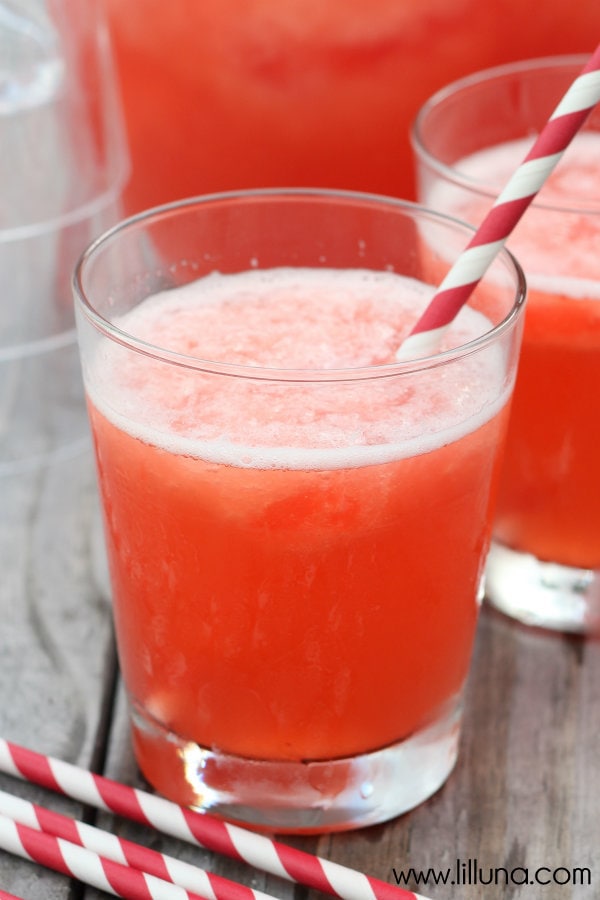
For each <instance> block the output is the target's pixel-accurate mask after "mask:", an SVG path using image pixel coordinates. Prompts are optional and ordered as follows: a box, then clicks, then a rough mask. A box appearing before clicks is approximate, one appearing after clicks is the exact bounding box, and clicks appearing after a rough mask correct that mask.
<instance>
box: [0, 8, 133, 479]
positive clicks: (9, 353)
mask: <svg viewBox="0 0 600 900" xmlns="http://www.w3.org/2000/svg"><path fill="white" fill-rule="evenodd" d="M126 175H127V152H126V147H125V142H124V131H123V126H122V120H121V114H120V108H119V101H118V97H117V94H116V90H115V83H114V71H113V65H112V58H111V54H110V47H109V43H108V38H107V31H106V25H105V20H104V13H103V7H102V5H101V4H100V3H99V2H97V0H86V2H85V3H73V2H69V0H51V2H50V0H49V2H46V0H27V2H23V0H0V283H1V284H2V299H1V300H0V475H1V474H12V473H14V472H16V471H19V470H21V469H27V468H30V467H31V466H33V465H35V464H37V463H39V462H41V461H44V462H48V461H50V460H52V459H54V458H57V457H58V458H60V457H63V456H65V455H68V454H72V453H75V452H77V451H79V450H80V449H81V448H82V447H84V446H88V442H89V439H88V437H87V423H86V417H85V403H84V399H83V389H82V385H81V374H80V371H79V363H78V356H77V341H76V336H75V323H74V315H73V304H72V293H71V288H70V280H71V276H72V271H73V267H74V265H75V262H76V260H77V258H78V256H79V255H80V254H81V252H82V251H83V249H84V247H85V246H87V244H89V242H90V241H91V240H92V239H93V238H94V236H96V235H97V234H99V233H100V232H101V231H103V230H104V229H106V228H107V227H109V225H111V224H113V223H114V222H115V221H116V220H117V219H118V217H119V199H120V194H121V191H122V188H123V185H124V183H125V179H126Z"/></svg>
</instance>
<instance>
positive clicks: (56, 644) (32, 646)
mask: <svg viewBox="0 0 600 900" xmlns="http://www.w3.org/2000/svg"><path fill="white" fill-rule="evenodd" d="M99 529H100V523H99V516H98V502H97V499H96V490H95V482H94V473H93V465H92V459H91V452H90V451H89V449H88V450H87V451H86V452H83V453H80V454H78V455H77V456H74V457H73V458H69V459H65V460H63V461H57V462H55V463H53V464H52V465H39V466H35V467H32V468H30V469H29V470H26V471H22V472H17V473H13V474H8V473H7V474H5V475H4V476H2V477H0V572H1V573H2V577H1V579H0V735H1V736H2V737H4V738H6V739H7V740H11V741H14V742H15V743H19V744H23V745H24V746H28V747H32V748H34V749H37V750H39V751H41V752H43V753H47V754H49V755H52V756H56V757H59V758H61V759H65V760H68V761H69V762H74V763H76V764H78V765H83V766H86V767H90V766H93V765H94V763H95V759H96V757H98V758H100V757H101V755H102V750H103V744H104V735H103V733H102V732H103V731H104V730H105V727H104V725H103V723H102V706H103V692H104V687H105V685H106V684H107V683H108V677H109V675H110V671H111V667H112V666H113V665H114V660H113V656H112V626H111V611H110V605H109V602H108V598H107V595H106V589H105V584H106V578H105V575H104V560H103V552H102V550H101V543H100V541H101V538H100V530H99ZM0 789H2V790H5V791H10V792H12V793H15V794H18V796H22V797H26V798H27V799H30V800H34V801H35V802H39V803H45V804H52V806H53V808H54V809H57V810H59V811H66V812H67V813H68V814H69V815H77V816H80V815H81V814H82V810H81V808H80V807H79V805H78V804H75V803H71V802H69V801H66V800H61V799H60V798H58V797H57V796H56V795H55V794H51V793H49V792H46V791H43V790H41V789H37V788H34V787H32V786H30V785H27V784H25V783H23V782H20V781H17V780H16V779H13V778H9V777H5V776H2V777H0ZM71 887H72V886H71V885H70V884H69V882H68V879H65V878H64V877H63V876H59V875H54V874H52V873H48V872H46V871H44V870H42V869H41V868H39V867H38V866H34V865H33V864H31V863H30V862H27V861H21V860H19V859H17V858H13V857H11V856H9V855H8V854H6V853H4V852H2V851H0V888H3V889H5V890H7V891H11V892H12V893H15V894H17V895H19V896H22V897H23V898H24V900H63V898H66V897H71Z"/></svg>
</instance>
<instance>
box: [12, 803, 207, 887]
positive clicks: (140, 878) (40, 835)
mask: <svg viewBox="0 0 600 900" xmlns="http://www.w3.org/2000/svg"><path fill="white" fill-rule="evenodd" d="M0 848H1V849H3V850H6V851H8V852H9V853H12V854H13V855H14V856H20V857H21V858H22V859H28V860H30V861H31V862H35V863H39V864H40V865H42V866H46V868H48V869H53V870H54V871H55V872H60V873H61V874H62V875H68V876H69V877H70V878H76V879H77V880H78V881H82V882H83V883H84V884H88V885H91V886H92V887H95V888H98V889H99V890H101V891H106V892H107V893H109V894H114V895H115V896H116V897H123V898H125V900H199V898H198V895H197V894H193V893H191V892H189V891H186V890H185V889H184V888H182V887H179V886H178V885H176V884H171V883H169V882H167V881H163V880H162V879H161V878H156V877H155V876H154V875H148V874H147V873H145V872H142V871H140V870H139V869H134V868H132V867H131V866H127V865H123V864H122V863H117V862H113V861H112V860H110V859H105V858H104V857H102V856H100V855H99V854H98V853H94V852H93V851H92V850H87V849H86V848H85V847H81V846H80V845H78V844H73V843H71V842H70V841H66V840H64V839H63V838H57V837H54V836H53V835H51V834H46V833H45V832H43V831H37V830H36V829H35V828H29V826H28V825H21V824H20V823H19V822H15V821H14V820H13V819H9V818H8V817H7V816H2V815H0Z"/></svg>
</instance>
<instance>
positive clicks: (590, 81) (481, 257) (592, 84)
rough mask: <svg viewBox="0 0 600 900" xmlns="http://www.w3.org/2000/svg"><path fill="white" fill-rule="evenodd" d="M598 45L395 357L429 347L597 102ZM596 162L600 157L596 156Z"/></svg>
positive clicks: (599, 89) (416, 353)
mask: <svg viewBox="0 0 600 900" xmlns="http://www.w3.org/2000/svg"><path fill="white" fill-rule="evenodd" d="M599 70H600V45H598V47H597V48H596V50H595V51H594V53H593V54H592V56H591V57H590V59H589V60H588V62H587V63H586V65H585V66H584V68H583V69H582V71H581V73H580V75H579V76H578V77H577V78H576V79H575V81H574V82H573V83H572V84H571V86H570V87H569V89H568V90H567V92H566V94H565V95H564V97H563V98H562V100H561V101H560V103H559V104H558V106H557V107H556V109H555V110H554V112H553V113H552V115H551V116H550V119H549V120H548V122H547V123H546V125H545V126H544V128H543V129H542V130H541V132H540V134H539V136H538V138H537V140H536V141H535V143H534V145H533V147H532V148H531V150H530V151H529V153H528V154H527V156H526V157H525V159H524V160H523V162H522V163H521V165H520V166H519V168H518V169H517V170H516V171H515V173H514V174H513V175H512V177H511V178H510V179H509V181H508V183H507V184H506V187H505V188H504V190H503V191H502V192H501V193H500V195H499V196H498V198H497V200H496V201H495V202H494V204H493V206H492V208H491V209H490V211H489V212H488V214H487V216H486V217H485V218H484V220H483V222H482V223H481V225H480V226H479V228H478V229H477V231H476V233H475V234H474V236H473V237H472V239H471V240H470V242H469V243H468V244H467V246H466V248H465V250H464V251H463V252H462V254H461V255H460V256H459V257H458V259H457V260H456V262H455V263H454V265H453V266H452V267H451V269H450V271H449V272H448V274H447V275H446V277H445V278H444V280H443V281H442V283H441V285H440V286H439V288H438V289H437V291H436V293H435V295H434V297H433V299H432V300H431V302H430V303H429V305H428V306H427V308H426V309H425V312H424V313H423V314H422V316H421V317H420V319H419V320H418V321H417V323H416V325H415V326H414V327H413V329H412V331H411V333H410V334H409V335H408V337H407V338H405V339H404V341H403V342H402V344H401V346H400V348H399V350H398V352H397V354H396V356H397V359H398V360H402V359H410V358H413V357H418V356H426V355H428V354H429V353H432V352H435V349H436V347H437V344H438V342H439V339H440V337H441V336H442V334H443V333H444V331H445V330H446V328H447V327H448V326H449V325H450V323H451V322H452V320H453V319H454V317H455V316H456V315H457V314H458V312H459V310H460V309H461V308H462V306H463V305H464V304H465V303H466V301H467V300H468V298H469V296H470V295H471V293H472V291H473V290H474V289H475V287H476V285H477V284H478V282H479V281H480V280H481V278H482V277H483V275H484V274H485V272H486V271H487V269H488V267H489V266H490V265H491V263H492V261H493V259H494V258H495V256H496V255H497V254H498V253H499V251H500V250H501V248H502V247H503V246H504V244H505V242H506V239H507V238H508V236H509V235H510V233H511V232H512V230H513V229H514V227H515V226H516V224H517V222H518V221H519V219H520V218H521V216H522V215H523V213H524V212H525V210H526V209H527V208H528V206H529V205H530V203H531V202H532V200H533V199H534V197H535V196H536V194H537V193H538V191H539V190H540V188H541V187H542V186H543V184H544V183H545V181H546V179H547V178H548V176H549V175H550V173H551V172H552V171H553V169H554V167H555V166H556V164H557V163H558V161H559V160H560V158H561V157H562V155H563V153H564V152H565V150H566V149H567V147H568V146H569V144H570V143H571V141H572V140H573V138H574V137H575V135H576V134H577V132H578V131H579V129H580V128H581V127H582V125H583V123H584V122H585V120H586V119H587V117H588V116H589V114H590V113H591V111H592V109H593V108H594V106H596V104H597V103H598V102H599V101H600V71H599ZM599 165H600V161H599Z"/></svg>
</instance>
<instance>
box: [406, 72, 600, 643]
mask: <svg viewBox="0 0 600 900" xmlns="http://www.w3.org/2000/svg"><path fill="white" fill-rule="evenodd" d="M584 62H585V57H557V58H549V59H540V60H527V61H523V62H519V63H514V64H510V65H507V66H502V67H499V68H496V69H490V70H487V71H483V72H479V73H475V74H474V75H472V76H470V77H469V78H465V79H463V80H461V81H458V82H455V83H454V84H451V85H449V86H447V87H446V88H444V89H443V90H442V91H440V92H439V93H437V94H436V95H434V96H433V97H432V98H431V99H430V100H429V101H428V102H427V103H426V104H425V105H424V107H423V108H422V109H421V111H420V113H419V115H418V117H417V119H416V122H415V125H414V129H413V147H414V151H415V157H416V162H417V173H418V180H419V197H420V200H421V201H422V202H424V203H427V204H428V205H430V206H433V207H434V208H436V209H440V210H442V211H445V212H448V213H451V214H453V215H456V216H458V217H460V218H463V219H466V220H468V221H472V222H478V221H480V220H481V219H482V218H483V215H484V213H485V211H487V209H488V208H489V206H491V204H492V202H493V200H494V199H495V197H496V195H497V193H498V192H499V189H500V188H501V187H502V186H503V181H504V178H505V175H506V169H505V167H506V166H508V167H509V168H508V171H509V172H510V171H511V170H512V168H515V167H516V165H517V164H518V162H519V161H520V159H522V156H523V155H524V153H523V143H522V142H523V141H524V142H525V143H528V142H529V143H533V139H534V137H535V135H536V134H537V132H539V130H540V129H541V128H542V127H543V125H544V123H545V121H546V119H547V117H548V115H549V113H550V112H551V111H552V109H553V108H554V105H555V104H556V102H557V101H558V100H559V99H560V97H561V96H562V94H563V93H564V91H565V90H566V89H567V87H568V86H569V85H570V83H571V82H572V81H573V79H574V78H575V77H576V76H577V74H578V72H579V71H580V70H581V67H582V65H583V64H584ZM506 142H515V143H514V144H513V148H516V151H515V152H516V156H515V157H514V160H513V161H512V162H508V159H509V156H510V153H511V151H505V152H506V153H507V154H508V155H507V156H506V158H505V160H504V161H501V160H498V157H496V159H495V160H494V159H493V157H492V156H491V151H490V148H494V147H495V146H496V145H501V144H505V143H506ZM585 148H587V149H585ZM483 151H488V153H490V155H489V157H488V158H487V159H482V157H481V156H480V158H479V163H478V168H474V165H475V163H474V161H473V158H472V157H473V154H480V153H482V152H483ZM584 152H585V153H586V154H587V156H588V158H589V160H590V162H588V163H587V164H585V163H584V162H583V161H582V160H581V159H580V156H581V155H582V154H584ZM599 154H600V112H599V111H598V110H595V111H594V112H593V113H592V115H591V116H590V118H589V119H588V121H587V123H586V124H585V125H584V127H583V129H582V131H581V132H580V133H579V134H578V135H577V136H576V137H575V139H574V141H573V143H572V145H571V147H570V148H569V149H568V150H567V152H566V153H565V155H564V158H563V159H562V160H561V162H560V163H559V165H558V166H557V168H556V171H555V173H554V176H552V177H551V179H550V180H549V182H548V184H547V185H546V186H545V187H544V188H542V190H541V191H540V193H539V194H538V196H537V197H536V199H535V200H534V202H533V205H532V206H531V207H530V209H529V210H528V211H527V213H526V215H525V216H524V218H523V220H522V222H521V223H520V225H518V226H517V228H516V229H515V231H514V233H513V234H512V235H511V237H510V238H509V240H508V242H507V246H508V247H509V248H510V249H511V250H512V251H513V252H514V253H515V254H516V255H517V257H518V259H519V260H520V262H521V264H522V265H523V267H524V269H525V273H526V276H527V281H528V288H529V300H528V312H527V317H526V319H527V322H526V328H525V335H524V340H523V348H522V357H521V363H520V372H519V377H518V382H517V387H516V390H515V396H514V402H513V411H512V415H511V424H510V428H509V435H508V443H507V451H506V456H505V465H504V472H503V478H502V481H501V486H500V492H499V499H498V508H497V518H496V523H495V526H494V543H493V546H492V550H491V553H490V558H489V563H488V569H487V596H488V598H489V600H490V602H491V603H492V604H493V605H494V606H495V607H497V608H498V609H500V610H502V611H503V612H505V613H507V614H508V615H510V616H513V617H515V618H517V619H519V620H521V621H523V622H525V623H527V624H533V625H539V626H543V627H547V628H554V629H558V630H564V631H570V632H584V633H585V632H594V631H597V630H598V628H599V627H600V475H599V474H598V467H597V465H596V447H597V444H598V440H599V439H600V431H599V428H600V426H599V425H598V422H600V406H599V402H598V395H597V391H596V389H595V385H596V384H597V381H598V377H599V375H600V265H599V264H598V253H597V247H598V241H599V240H600V202H599V201H598V191H599V188H600V178H599V177H598V171H599V170H598V166H597V160H598V158H599ZM467 157H471V161H470V162H468V161H467V160H466V158H467ZM553 179H554V180H553ZM553 184H554V185H555V186H554V187H552V185H553Z"/></svg>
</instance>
